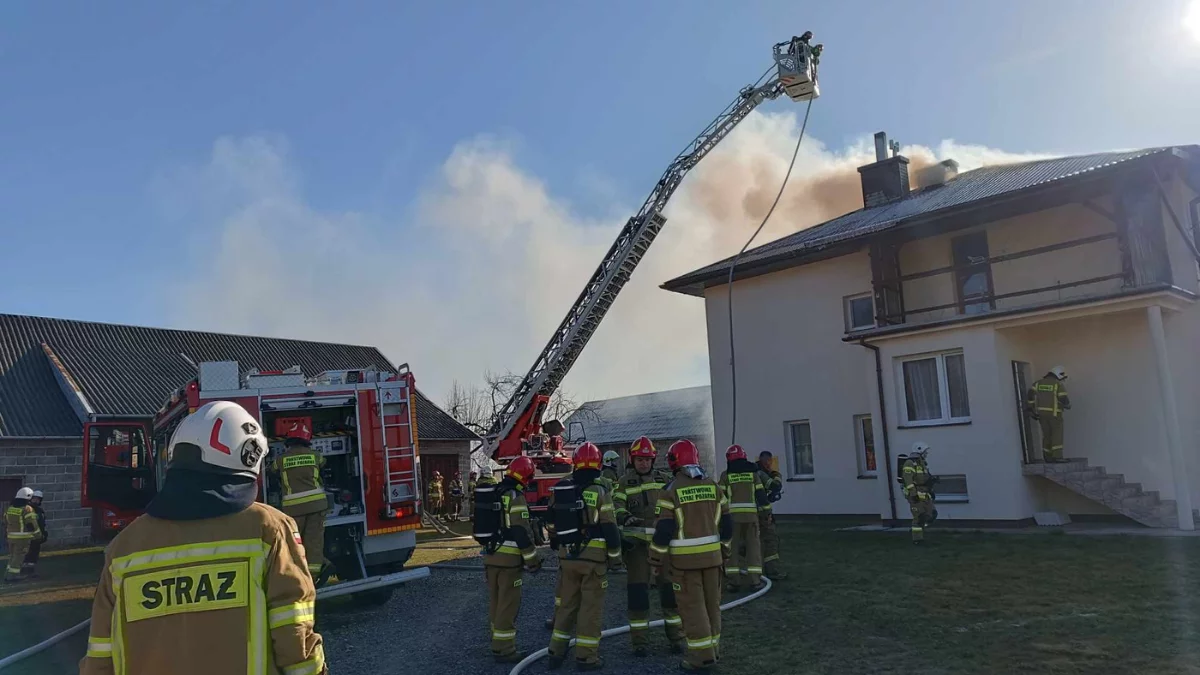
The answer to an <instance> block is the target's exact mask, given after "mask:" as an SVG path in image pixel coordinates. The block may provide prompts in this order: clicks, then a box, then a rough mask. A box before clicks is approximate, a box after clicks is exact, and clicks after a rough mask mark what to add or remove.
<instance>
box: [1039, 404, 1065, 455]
mask: <svg viewBox="0 0 1200 675" xmlns="http://www.w3.org/2000/svg"><path fill="white" fill-rule="evenodd" d="M1038 424H1039V425H1040V426H1041V427H1042V459H1044V460H1046V461H1052V460H1057V459H1062V456H1063V418H1062V415H1050V414H1047V413H1042V415H1041V417H1039V418H1038Z"/></svg>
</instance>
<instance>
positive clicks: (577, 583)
mask: <svg viewBox="0 0 1200 675" xmlns="http://www.w3.org/2000/svg"><path fill="white" fill-rule="evenodd" d="M572 463H573V464H574V465H575V466H574V471H573V472H572V473H571V477H570V478H564V479H563V480H560V481H559V482H558V483H556V484H555V485H554V488H553V489H552V490H551V493H550V547H551V548H553V549H554V550H556V551H558V560H559V562H558V586H557V592H556V594H555V598H554V632H553V633H552V634H551V636H550V647H549V650H548V651H549V652H550V667H551V668H558V667H559V666H561V665H562V663H563V661H564V660H565V659H566V656H567V645H568V643H569V642H570V640H571V637H572V633H574V637H575V666H576V668H578V669H579V670H595V669H597V668H600V667H602V666H603V665H604V660H603V659H601V658H600V656H599V651H600V629H601V627H602V624H603V620H604V589H606V588H607V587H608V579H607V573H606V572H607V569H608V568H609V567H618V566H620V564H621V532H620V530H618V529H617V523H616V520H615V519H614V516H613V504H612V499H611V497H610V496H609V494H608V491H607V490H605V488H604V486H603V484H602V483H601V482H600V480H599V479H600V468H601V458H600V448H597V447H596V446H595V444H593V443H584V444H583V445H581V446H579V447H578V448H576V450H575V455H574V457H573V462H572Z"/></svg>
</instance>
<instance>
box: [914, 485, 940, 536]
mask: <svg viewBox="0 0 1200 675" xmlns="http://www.w3.org/2000/svg"><path fill="white" fill-rule="evenodd" d="M908 510H909V511H912V526H911V527H912V539H913V541H924V539H925V527H926V526H927V525H929V523H931V522H933V518H934V514H935V513H936V512H935V511H934V508H933V500H932V499H931V498H930V495H929V493H928V492H926V493H923V496H918V497H916V498H910V499H909V500H908Z"/></svg>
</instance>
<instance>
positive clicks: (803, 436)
mask: <svg viewBox="0 0 1200 675" xmlns="http://www.w3.org/2000/svg"><path fill="white" fill-rule="evenodd" d="M787 436H788V438H787V441H788V448H789V450H788V472H789V474H790V475H789V478H812V477H813V451H812V428H811V427H810V426H809V424H808V422H807V421H804V422H788V423H787Z"/></svg>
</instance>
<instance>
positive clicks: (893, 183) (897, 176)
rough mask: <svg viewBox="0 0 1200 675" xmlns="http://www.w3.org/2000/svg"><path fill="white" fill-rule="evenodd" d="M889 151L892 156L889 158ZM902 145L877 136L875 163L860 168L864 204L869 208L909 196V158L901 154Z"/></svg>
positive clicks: (881, 135) (885, 136)
mask: <svg viewBox="0 0 1200 675" xmlns="http://www.w3.org/2000/svg"><path fill="white" fill-rule="evenodd" d="M888 150H891V151H892V156H891V157H889V156H888ZM899 151H900V145H899V144H898V143H896V142H894V141H893V142H892V143H890V144H889V143H888V138H887V134H886V133H884V132H882V131H881V132H879V133H877V134H875V163H874V164H868V165H866V166H860V167H858V172H859V173H860V174H862V191H863V204H864V205H866V207H867V208H871V207H872V206H879V205H880V204H886V203H888V202H891V201H895V200H897V199H900V198H901V197H903V196H904V195H906V194H908V158H907V157H905V156H904V155H901V154H899Z"/></svg>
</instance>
